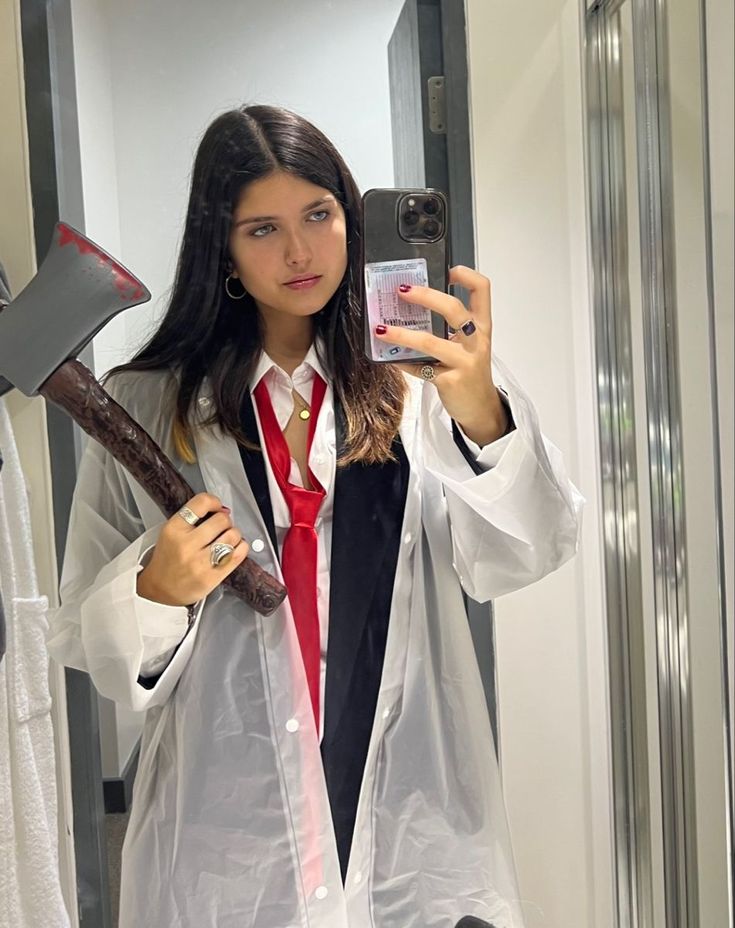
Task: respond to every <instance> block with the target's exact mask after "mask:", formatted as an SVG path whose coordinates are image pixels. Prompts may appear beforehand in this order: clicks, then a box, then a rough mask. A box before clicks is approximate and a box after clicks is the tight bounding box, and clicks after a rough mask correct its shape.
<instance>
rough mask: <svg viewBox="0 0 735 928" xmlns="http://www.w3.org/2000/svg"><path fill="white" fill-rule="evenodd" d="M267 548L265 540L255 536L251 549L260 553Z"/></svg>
mask: <svg viewBox="0 0 735 928" xmlns="http://www.w3.org/2000/svg"><path fill="white" fill-rule="evenodd" d="M264 548H265V542H264V541H263V539H262V538H254V539H253V541H252V542H251V544H250V549H251V550H252V551H255V553H256V554H259V553H260V552H261V551H262V550H263V549H264Z"/></svg>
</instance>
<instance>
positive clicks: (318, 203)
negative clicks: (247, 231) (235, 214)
mask: <svg viewBox="0 0 735 928" xmlns="http://www.w3.org/2000/svg"><path fill="white" fill-rule="evenodd" d="M331 202H334V197H333V196H331V195H330V196H326V197H319V199H318V200H314V202H313V203H309V205H308V206H305V207H304V208H303V209H302V210H301V212H302V213H308V212H309V210H312V209H316V207H317V206H321V205H322V204H323V203H331ZM278 218H279V217H278V216H248V217H247V218H245V219H238V220H237V222H236V223H235V228H237V226H245V225H249V224H250V223H251V222H276V221H277V220H278Z"/></svg>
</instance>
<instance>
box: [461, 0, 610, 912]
mask: <svg viewBox="0 0 735 928" xmlns="http://www.w3.org/2000/svg"><path fill="white" fill-rule="evenodd" d="M467 7H468V23H469V44H470V87H471V95H472V121H473V135H474V142H473V144H474V166H475V190H476V203H477V209H476V212H477V236H478V255H479V259H478V263H479V266H480V269H481V270H482V271H483V272H484V273H486V274H487V275H488V276H489V277H490V278H491V279H492V282H493V315H494V340H495V349H496V351H497V352H498V353H499V354H500V355H501V356H502V357H503V358H504V359H505V360H506V361H507V362H508V363H509V364H510V366H511V368H512V369H513V370H514V372H515V373H516V375H517V376H518V377H519V378H520V380H521V382H522V383H523V384H524V386H525V387H526V388H527V390H528V391H529V393H530V394H531V396H532V397H533V399H534V400H535V402H536V405H537V408H538V410H539V414H540V418H541V422H542V424H543V427H544V430H545V432H546V433H547V435H549V437H550V438H551V439H552V440H553V441H554V442H555V443H556V444H557V445H558V446H559V447H560V448H561V449H562V451H563V453H564V456H565V459H566V461H567V464H568V467H569V470H570V472H571V474H572V476H573V478H574V480H575V482H576V483H577V485H578V486H579V487H580V489H581V491H582V492H583V494H584V495H585V497H586V498H587V508H586V512H585V525H584V537H583V546H582V550H581V552H580V554H579V555H578V556H577V558H576V560H575V561H574V562H573V563H571V564H569V565H567V566H565V567H564V568H563V569H562V570H560V571H559V572H558V573H557V574H555V575H554V576H552V577H549V578H547V579H546V580H544V581H542V582H541V583H538V584H535V585H534V586H533V587H531V588H529V589H527V590H524V591H521V592H519V593H516V594H513V595H511V596H507V597H503V598H502V599H500V600H498V601H497V603H496V614H497V655H498V674H499V712H500V744H501V755H502V771H503V782H504V788H505V794H506V799H507V803H508V814H509V819H510V828H511V834H512V838H513V842H514V848H515V853H516V863H517V867H518V873H519V880H520V889H521V895H522V897H523V899H524V908H525V912H526V916H527V920H528V928H540V926H543V928H566V926H582V925H584V926H587V925H594V926H595V928H612V925H613V910H612V899H613V890H612V872H613V871H612V862H611V853H610V847H611V831H610V816H609V812H610V810H609V782H608V770H609V764H608V745H607V740H608V736H607V731H608V715H607V675H606V645H605V626H604V611H603V601H602V575H601V550H600V536H601V532H600V510H599V505H598V499H599V492H600V489H599V485H598V473H599V467H598V462H597V450H596V449H597V437H596V424H595V378H594V368H593V354H592V332H591V309H590V303H589V281H588V276H587V251H586V247H587V244H586V219H587V217H586V206H585V188H584V129H583V101H582V86H581V85H582V65H581V48H580V23H579V9H580V6H579V4H578V3H577V2H576V0H536V2H532V3H530V4H529V3H528V2H526V3H523V4H509V3H504V4H501V3H488V2H487V0H468V3H467Z"/></svg>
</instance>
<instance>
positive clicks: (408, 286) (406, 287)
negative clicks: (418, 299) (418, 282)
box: [398, 284, 411, 293]
mask: <svg viewBox="0 0 735 928" xmlns="http://www.w3.org/2000/svg"><path fill="white" fill-rule="evenodd" d="M398 289H399V290H400V291H401V293H408V291H409V290H410V289H411V284H401V285H400V286H399V287H398Z"/></svg>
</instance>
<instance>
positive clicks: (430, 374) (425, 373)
mask: <svg viewBox="0 0 735 928" xmlns="http://www.w3.org/2000/svg"><path fill="white" fill-rule="evenodd" d="M421 376H422V377H423V378H424V380H433V379H434V378H435V377H436V371H435V370H434V368H433V367H432V366H431V364H424V366H423V367H422V368H421Z"/></svg>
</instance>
